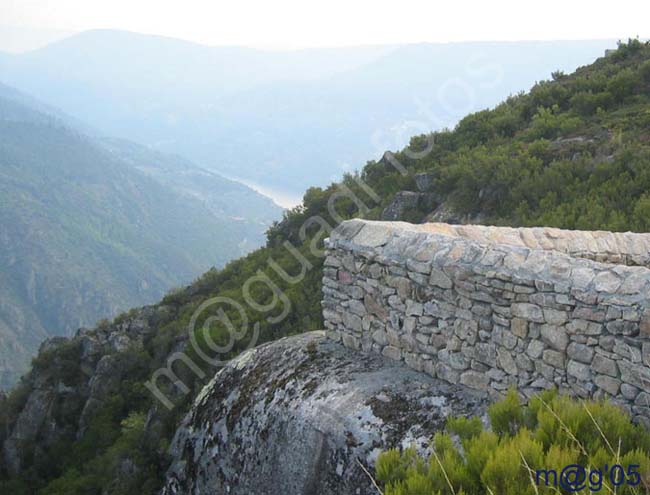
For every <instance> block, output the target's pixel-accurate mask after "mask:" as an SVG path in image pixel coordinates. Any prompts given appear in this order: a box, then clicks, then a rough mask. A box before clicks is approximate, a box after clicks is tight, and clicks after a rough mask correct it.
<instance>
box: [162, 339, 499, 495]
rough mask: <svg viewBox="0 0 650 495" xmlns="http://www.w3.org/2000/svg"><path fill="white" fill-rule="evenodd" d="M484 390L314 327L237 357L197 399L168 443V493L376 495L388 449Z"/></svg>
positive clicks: (424, 431) (468, 411)
mask: <svg viewBox="0 0 650 495" xmlns="http://www.w3.org/2000/svg"><path fill="white" fill-rule="evenodd" d="M485 405H486V399H485V397H484V396H482V395H478V394H477V393H475V392H471V391H469V390H466V389H462V388H460V387H459V386H454V385H450V384H446V383H442V382H440V381H438V380H435V379H433V378H431V377H429V376H428V375H425V374H424V373H418V372H416V371H413V370H411V369H408V368H406V367H405V366H403V365H401V364H398V363H395V362H393V361H389V360H386V358H383V357H381V356H377V355H365V354H361V353H358V352H353V351H350V350H347V349H346V348H344V347H343V346H341V345H339V344H336V343H333V342H331V341H328V340H326V338H325V334H324V332H310V333H307V334H303V335H300V336H296V337H290V338H285V339H282V340H280V341H277V342H274V343H271V344H267V345H263V346H260V347H258V348H256V349H252V350H250V351H248V352H246V353H245V354H243V355H241V356H240V357H238V358H237V359H235V360H233V361H231V362H230V363H229V364H228V365H227V366H226V367H225V368H223V369H222V370H221V371H219V372H218V373H217V374H216V375H215V377H214V379H213V380H212V381H211V382H210V383H209V384H208V385H207V386H206V387H205V388H204V390H203V391H202V392H201V393H200V395H199V396H198V397H197V399H196V401H195V403H194V405H193V406H192V409H191V411H190V412H189V413H188V415H187V416H186V417H185V418H184V420H183V422H182V424H181V426H180V427H179V429H178V431H177V432H176V435H175V438H174V441H173V442H172V447H171V454H172V458H173V460H172V465H171V467H170V469H169V472H168V473H167V479H166V482H165V487H164V489H163V491H162V493H163V494H164V495H173V494H189V493H200V494H202V495H211V494H215V495H216V494H226V493H227V494H230V495H251V494H255V495H266V494H269V495H271V494H274V495H275V494H278V493H281V494H283V495H307V494H319V495H335V494H336V495H339V494H343V493H345V494H347V493H350V494H359V495H370V494H372V495H376V494H377V490H376V488H374V487H373V485H372V482H371V480H370V478H369V476H368V474H367V473H365V472H364V469H363V468H362V467H361V465H363V466H364V467H366V468H367V469H368V470H369V471H370V472H372V470H373V465H374V461H375V460H376V457H377V455H378V454H379V452H380V451H382V450H384V449H386V448H389V447H393V446H397V445H401V446H406V445H411V444H415V445H416V446H417V447H418V448H419V449H420V450H422V451H426V450H427V448H428V442H429V440H430V438H431V436H432V435H433V434H434V433H435V432H436V431H438V430H439V429H441V428H442V427H443V425H444V423H445V419H446V418H447V416H449V415H450V414H453V415H475V414H483V413H484V411H485Z"/></svg>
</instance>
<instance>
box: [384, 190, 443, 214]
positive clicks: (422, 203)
mask: <svg viewBox="0 0 650 495" xmlns="http://www.w3.org/2000/svg"><path fill="white" fill-rule="evenodd" d="M435 205H436V195H435V194H432V193H417V192H412V191H400V192H398V193H397V194H395V196H394V197H393V199H392V201H391V202H390V203H389V205H388V206H387V207H386V208H384V211H383V212H382V213H381V219H382V220H390V221H393V220H399V219H403V218H407V217H408V216H409V213H410V212H417V211H422V212H426V211H430V210H432V209H433V208H434V207H435ZM420 215H422V214H420Z"/></svg>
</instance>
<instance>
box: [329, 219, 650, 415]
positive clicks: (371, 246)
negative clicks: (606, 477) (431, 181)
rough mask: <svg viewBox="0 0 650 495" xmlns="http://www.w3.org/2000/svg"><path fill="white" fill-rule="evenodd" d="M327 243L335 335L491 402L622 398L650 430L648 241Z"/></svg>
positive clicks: (445, 229) (354, 232)
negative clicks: (544, 396) (513, 393)
mask: <svg viewBox="0 0 650 495" xmlns="http://www.w3.org/2000/svg"><path fill="white" fill-rule="evenodd" d="M328 247H329V256H328V258H327V259H326V260H325V268H324V278H323V296H324V299H323V316H324V320H325V326H326V328H327V329H328V330H329V335H330V336H331V338H332V339H334V340H336V341H341V342H343V344H344V345H346V346H347V347H350V348H352V349H358V350H364V351H374V352H376V353H378V354H383V355H384V356H386V357H389V358H391V359H394V360H396V361H403V362H405V363H406V364H407V365H408V366H410V367H412V368H414V369H416V370H418V371H425V372H427V373H429V374H430V375H432V376H435V377H438V378H441V379H443V380H447V381H450V382H452V383H458V382H460V383H462V384H464V385H467V386H468V387H472V388H475V389H479V390H482V391H486V392H488V393H493V394H498V393H500V392H503V391H505V390H506V389H507V388H509V387H516V388H517V389H518V390H519V391H520V392H522V393H523V394H525V395H530V394H533V393H535V392H538V391H540V390H543V389H547V388H550V387H558V388H560V389H561V390H562V391H564V392H566V393H569V394H571V395H574V396H577V397H585V398H586V397H607V398H611V399H612V400H613V401H615V402H617V403H619V404H621V405H622V406H623V407H625V408H626V409H627V410H629V412H630V413H631V414H632V415H633V416H634V418H635V419H636V420H637V421H639V422H642V423H644V424H647V425H650V400H648V399H647V398H648V397H650V395H648V393H649V392H650V269H649V268H648V267H649V266H650V235H648V234H632V233H620V234H619V233H610V232H576V231H566V230H559V229H552V228H534V229H525V228H521V229H513V228H500V227H484V226H477V225H466V226H455V225H447V224H423V225H412V224H407V223H401V222H370V221H362V220H353V221H349V222H344V223H342V224H341V225H340V226H339V227H338V228H337V229H336V230H335V231H334V232H333V233H332V236H331V239H330V240H329V241H328ZM626 265H628V266H626ZM629 265H632V266H629Z"/></svg>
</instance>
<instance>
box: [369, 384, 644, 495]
mask: <svg viewBox="0 0 650 495" xmlns="http://www.w3.org/2000/svg"><path fill="white" fill-rule="evenodd" d="M488 416H489V418H490V425H491V430H492V431H489V430H485V429H484V428H483V424H482V422H481V420H480V419H479V418H471V419H468V418H450V419H449V420H448V421H447V426H446V430H445V431H444V432H441V433H437V434H436V435H435V437H434V439H433V449H432V450H433V452H432V455H431V456H430V457H429V459H424V458H421V457H419V456H418V455H417V454H416V452H415V450H414V449H413V448H409V449H407V450H405V451H404V452H403V453H400V452H399V451H398V450H396V449H393V450H390V451H387V452H384V453H382V454H381V455H380V456H379V458H378V460H377V470H376V474H377V479H378V480H379V481H380V482H381V483H383V485H384V493H385V495H420V494H424V493H426V494H427V495H431V494H437V493H439V494H440V495H448V494H449V495H451V494H455V495H459V494H461V493H463V494H465V495H483V494H486V495H487V494H497V493H498V494H500V495H536V494H546V493H561V494H562V493H568V492H566V491H564V488H562V486H561V485H560V484H559V481H557V480H558V479H559V477H560V476H561V473H562V469H563V468H564V467H566V466H570V465H572V464H579V465H580V466H583V467H584V468H585V469H586V474H587V476H589V472H590V471H591V470H595V469H600V470H601V471H602V474H601V478H600V483H602V487H601V488H600V489H599V490H597V491H600V490H602V491H603V492H605V493H608V492H609V493H617V494H619V495H624V494H628V493H629V494H633V493H648V492H647V490H648V489H649V488H650V432H648V431H647V430H645V429H644V428H643V427H641V426H637V425H634V424H632V422H631V421H630V418H629V416H628V415H626V414H625V413H623V412H622V410H621V409H619V408H618V407H617V406H615V405H613V404H611V403H609V402H606V401H589V402H586V401H579V400H576V399H572V398H569V397H567V396H563V395H558V394H557V393H556V392H555V391H548V392H544V393H542V394H540V395H537V396H535V397H533V398H531V400H530V401H529V403H528V405H523V404H521V403H520V401H519V398H518V396H517V393H516V392H514V391H510V392H509V393H508V395H507V396H506V397H505V398H504V399H502V400H501V401H499V402H497V403H495V404H493V405H492V406H491V407H490V408H489V410H488ZM615 465H620V466H623V468H624V470H625V473H618V472H617V473H616V475H618V474H624V475H625V476H626V478H625V480H632V481H637V479H636V478H634V479H633V478H630V477H628V469H629V468H630V466H634V465H636V466H639V467H638V468H634V467H633V470H635V471H636V472H638V473H639V475H640V476H639V478H638V481H639V482H640V483H639V485H637V486H631V485H630V484H628V483H621V484H620V486H618V487H616V486H614V485H615V484H616V483H614V482H612V478H611V477H610V476H609V473H610V472H611V471H606V469H608V468H609V466H615ZM538 470H540V471H539V472H540V473H543V472H548V473H550V474H549V478H548V485H547V484H546V479H545V475H544V474H542V475H540V476H541V477H540V478H539V479H538V478H537V471H538ZM554 473H556V474H557V477H555V476H554ZM597 478H598V476H597V475H596V474H594V476H593V478H589V477H588V478H587V479H586V481H585V483H586V484H587V485H586V486H587V487H589V486H594V484H595V481H596V479H597ZM614 481H616V482H620V481H622V480H621V479H618V478H616V476H615V477H614ZM590 483H591V484H590ZM586 491H587V492H589V488H587V490H586ZM592 491H593V490H592Z"/></svg>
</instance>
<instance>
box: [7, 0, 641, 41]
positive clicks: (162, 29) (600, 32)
mask: <svg viewBox="0 0 650 495" xmlns="http://www.w3.org/2000/svg"><path fill="white" fill-rule="evenodd" d="M649 18H650V2H648V0H645V1H611V0H610V1H600V0H590V1H582V0H541V1H535V2H532V1H525V0H491V1H488V0H481V1H469V0H455V1H453V0H451V1H444V2H440V1H434V0H429V1H423V0H399V1H397V0H391V1H384V0H327V1H324V0H230V1H227V2H224V1H219V0H212V1H202V0H182V1H167V0H101V1H98V0H0V26H4V32H2V33H0V34H1V35H2V36H1V38H2V39H4V40H8V41H9V42H11V41H13V42H14V45H20V44H21V43H23V41H21V40H20V39H19V38H20V36H23V37H24V38H25V42H27V41H29V40H28V38H30V37H34V36H36V37H38V36H41V37H48V36H50V37H56V36H61V35H63V34H67V33H69V32H73V31H83V30H86V29H92V28H116V29H126V30H131V31H138V32H145V33H152V34H161V35H167V36H172V37H178V38H184V39H188V40H192V41H197V42H201V43H205V44H210V45H247V46H256V47H268V48H297V47H310V46H340V45H358V44H384V43H385V44H392V43H405V42H421V41H465V40H530V39H589V38H628V37H634V36H637V35H638V36H641V37H642V38H646V37H650V23H649V22H648V19H649ZM17 28H20V29H17ZM2 29H3V28H2V27H0V31H1V30H2ZM39 31H40V32H39ZM12 37H13V39H12ZM4 44H5V45H6V42H5V43H4Z"/></svg>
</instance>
